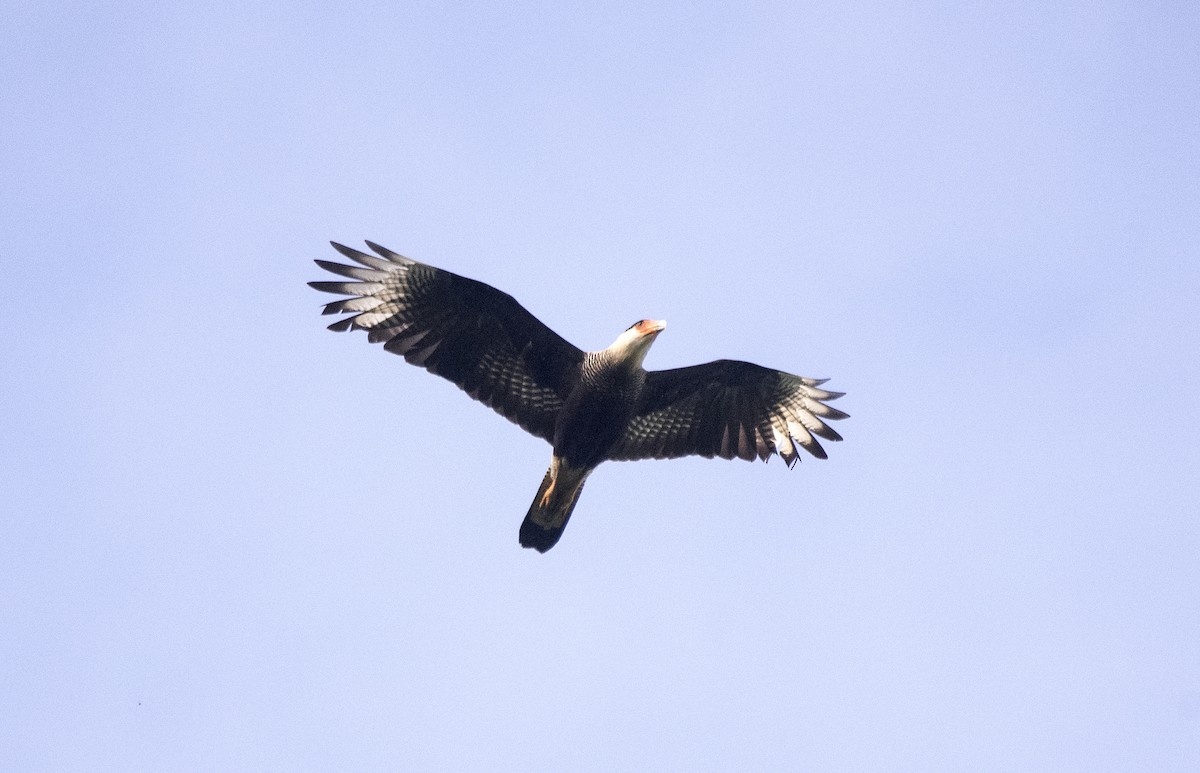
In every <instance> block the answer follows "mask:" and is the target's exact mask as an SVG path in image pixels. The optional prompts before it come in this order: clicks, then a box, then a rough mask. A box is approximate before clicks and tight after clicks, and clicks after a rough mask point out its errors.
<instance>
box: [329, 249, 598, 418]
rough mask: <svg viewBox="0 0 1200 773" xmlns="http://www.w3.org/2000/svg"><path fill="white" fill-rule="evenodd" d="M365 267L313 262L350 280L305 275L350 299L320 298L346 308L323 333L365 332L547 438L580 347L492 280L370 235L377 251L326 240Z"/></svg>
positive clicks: (333, 309) (337, 309)
mask: <svg viewBox="0 0 1200 773" xmlns="http://www.w3.org/2000/svg"><path fill="white" fill-rule="evenodd" d="M332 244H333V246H334V248H335V249H337V251H338V252H340V253H342V255H345V256H346V257H347V258H350V259H351V260H353V261H354V262H356V263H359V264H361V265H362V266H365V268H360V267H359V266H347V265H343V264H341V263H333V262H330V261H326V260H318V261H317V265H319V266H321V268H324V269H325V270H327V271H330V272H332V273H334V274H338V275H339V276H343V277H346V278H348V279H351V280H357V281H346V282H309V285H310V286H312V287H313V288H315V289H317V290H321V291H322V292H328V293H337V294H340V295H348V296H351V297H349V298H345V299H342V300H337V301H332V302H330V303H327V304H326V305H325V310H324V313H325V314H349V315H350V316H347V317H344V318H343V319H340V320H338V321H337V322H334V323H333V324H332V325H330V326H329V329H330V330H336V331H346V330H366V331H367V336H368V340H370V341H371V342H372V343H381V342H382V343H383V345H384V348H385V349H387V350H388V351H390V352H393V353H395V354H399V355H402V356H403V357H404V358H405V359H406V360H408V361H409V362H411V363H413V364H414V365H419V366H421V367H423V368H425V369H426V370H428V371H429V372H431V373H435V374H437V375H439V376H441V377H443V378H445V379H448V380H450V381H452V382H454V383H455V384H457V385H458V386H459V387H461V388H462V389H463V390H464V391H466V392H467V394H469V395H470V396H471V397H473V398H474V399H476V400H479V401H480V402H482V403H484V404H485V405H487V406H489V407H491V408H492V409H494V410H495V411H496V412H497V413H499V414H500V415H502V416H504V417H505V418H507V419H509V420H511V421H514V422H516V423H517V424H519V425H520V426H521V427H522V428H524V429H525V430H526V431H528V432H530V433H531V434H533V435H535V436H537V437H540V438H544V439H545V440H548V441H549V440H552V438H553V437H554V425H555V419H556V417H557V416H558V412H559V410H560V409H561V408H562V404H563V400H565V399H566V396H567V395H568V394H569V393H570V390H571V387H572V386H573V384H574V379H576V378H577V377H578V370H579V364H580V363H581V362H582V361H583V352H582V351H580V350H579V349H578V348H576V347H575V346H572V345H571V344H570V343H568V342H567V341H566V340H564V339H563V338H562V337H561V336H559V335H558V334H557V333H555V332H554V331H553V330H551V329H550V328H548V327H546V326H545V325H543V324H542V323H541V322H540V321H538V319H537V318H536V317H534V316H533V315H532V314H530V313H529V312H528V311H527V310H526V309H525V308H524V307H523V306H521V304H519V303H517V301H516V300H514V299H513V298H512V296H510V295H508V294H507V293H503V292H501V291H499V290H497V289H495V288H494V287H491V286H489V285H486V284H484V283H482V282H477V281H475V280H474V279H468V278H467V277H464V276H459V275H458V274H454V273H451V272H449V271H444V270H442V269H439V268H434V267H433V266H429V265H426V264H424V263H418V262H417V261H415V260H411V259H409V258H406V257H404V256H403V255H399V254H397V253H395V252H392V251H391V250H388V249H385V248H383V247H380V246H378V245H376V244H372V243H371V242H367V244H368V245H369V246H370V247H371V249H372V250H374V251H375V252H377V253H378V254H379V256H380V257H376V256H375V255H370V254H367V253H364V252H360V251H358V250H355V249H352V248H350V247H346V246H344V245H341V244H338V243H336V242H333V243H332Z"/></svg>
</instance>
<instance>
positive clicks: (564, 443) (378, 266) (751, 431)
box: [310, 242, 846, 553]
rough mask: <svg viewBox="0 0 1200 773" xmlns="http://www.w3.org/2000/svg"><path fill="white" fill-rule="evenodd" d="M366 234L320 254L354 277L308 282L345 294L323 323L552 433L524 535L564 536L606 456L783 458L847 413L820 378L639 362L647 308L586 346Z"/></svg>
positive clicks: (486, 289) (651, 325) (817, 452)
mask: <svg viewBox="0 0 1200 773" xmlns="http://www.w3.org/2000/svg"><path fill="white" fill-rule="evenodd" d="M367 244H368V245H369V246H370V247H371V249H372V250H374V251H375V252H376V253H378V256H376V255H370V254H367V253H363V252H359V251H358V250H354V249H351V248H349V247H344V246H342V245H340V244H336V243H335V244H334V247H335V248H336V249H337V250H338V251H339V252H341V253H342V254H343V255H345V256H346V257H348V258H350V259H352V260H354V261H355V262H357V263H360V264H361V265H362V266H364V267H365V268H360V267H358V266H346V265H343V264H339V263H331V262H328V261H321V260H318V261H317V264H318V265H320V266H321V267H322V268H325V269H326V270H328V271H331V272H333V273H335V274H339V275H341V276H344V277H348V278H350V279H353V280H357V281H352V282H310V284H311V285H312V286H313V287H314V288H316V289H318V290H323V291H325V292H333V293H338V294H342V295H348V296H351V297H349V298H346V299H343V300H339V301H334V302H332V303H329V304H326V306H325V313H326V314H336V313H349V314H351V316H349V317H345V318H343V319H341V320H339V321H337V322H335V323H334V324H332V325H330V326H329V327H330V329H332V330H338V331H341V330H350V329H365V330H367V331H368V340H370V341H372V342H380V341H382V342H383V343H384V348H386V349H387V350H389V351H392V352H395V353H396V354H401V355H403V356H404V357H405V359H407V360H408V361H409V362H411V363H413V364H415V365H420V366H421V367H424V368H426V369H427V370H429V371H431V372H432V373H435V374H437V375H440V376H442V377H444V378H447V379H449V380H451V381H453V382H454V383H456V384H457V385H458V386H459V387H461V388H462V389H463V390H465V391H466V392H467V394H469V395H470V396H471V397H473V398H474V399H476V400H479V401H481V402H483V403H484V404H486V405H489V406H490V407H492V408H493V409H494V410H496V411H497V412H499V413H500V414H502V415H504V416H505V417H506V418H508V419H510V420H512V421H514V422H516V423H517V424H519V425H520V426H521V427H523V428H524V429H526V430H527V431H529V432H530V433H531V434H533V435H536V436H538V437H541V438H543V439H545V440H547V441H549V442H550V444H551V446H552V448H553V452H552V454H551V461H550V468H549V469H548V470H547V472H546V475H545V477H544V478H543V480H542V485H541V487H540V488H539V490H538V493H537V495H536V496H535V497H534V500H533V503H532V505H531V506H530V508H529V512H528V513H527V515H526V516H525V520H524V522H523V523H522V524H521V530H520V542H521V544H522V545H523V546H525V547H532V548H535V549H537V550H538V551H539V552H543V553H544V552H545V551H547V550H549V549H550V548H551V547H553V546H554V544H555V543H556V542H558V539H559V537H560V536H561V534H562V530H563V529H564V528H565V527H566V524H567V520H568V519H569V518H570V516H571V512H572V511H573V510H574V508H575V505H576V504H577V502H578V500H579V494H580V492H581V491H582V489H583V484H584V483H585V482H586V480H587V477H588V475H590V474H591V472H592V470H594V469H595V468H596V467H597V466H598V465H599V464H600V463H602V462H604V461H608V460H635V459H650V458H658V459H664V458H675V457H680V456H687V455H693V454H694V455H699V456H706V457H710V458H711V457H713V456H721V457H723V458H726V459H732V458H735V457H738V458H742V459H747V460H753V459H755V458H761V459H763V460H764V461H765V460H766V459H767V458H769V457H770V456H771V455H772V454H774V453H778V454H779V455H780V456H781V457H783V459H784V461H785V462H786V463H787V465H788V467H791V466H792V465H794V464H795V462H796V460H797V459H798V458H799V457H798V454H797V452H796V449H795V445H796V444H798V445H800V446H801V447H803V448H805V449H806V450H808V451H809V452H810V453H812V454H813V455H814V456H817V457H819V458H825V451H824V449H822V448H821V446H820V444H819V443H818V442H817V440H816V437H814V436H819V437H822V438H825V439H828V440H840V439H841V436H840V435H838V433H837V432H835V431H834V430H833V429H831V428H830V427H829V426H828V425H827V424H825V423H824V421H822V419H826V420H830V419H842V418H845V417H846V414H845V413H842V412H841V411H839V410H837V409H836V408H831V407H830V406H828V405H826V404H825V403H824V402H822V401H823V400H832V399H835V398H837V397H840V396H841V394H840V393H838V392H829V391H826V390H823V389H820V388H819V385H820V384H821V383H823V382H822V380H818V379H810V378H802V377H800V376H793V375H791V374H789V373H784V372H782V371H777V370H771V369H768V368H763V367H761V366H758V365H754V364H751V363H748V362H738V361H734V360H717V361H715V362H710V363H707V364H705V365H694V366H691V367H688V368H676V369H674V370H666V371H649V372H647V371H646V370H645V369H643V367H642V361H643V360H644V359H645V356H646V353H647V352H648V351H649V349H650V346H651V344H653V343H654V340H655V338H656V337H657V336H658V334H659V333H661V332H662V331H663V329H664V328H665V327H666V323H664V322H656V321H653V320H642V321H641V322H638V323H636V324H634V325H631V326H630V327H629V329H628V330H626V331H625V332H624V333H622V334H621V335H620V336H619V337H618V338H617V340H616V341H614V342H613V344H612V345H611V346H609V347H608V348H606V349H602V350H600V351H595V352H583V351H581V350H580V349H578V348H576V347H575V346H573V345H571V344H570V343H568V342H567V341H565V340H564V339H563V338H562V337H560V336H559V335H558V334H556V333H555V332H554V331H552V330H551V329H550V328H548V327H546V326H545V325H543V324H542V323H541V322H540V321H538V320H537V319H536V318H535V317H534V316H533V315H532V314H530V313H529V312H528V311H526V310H525V308H524V307H522V306H521V305H520V304H518V303H517V302H516V301H515V300H513V298H512V297H511V296H509V295H507V294H505V293H503V292H501V291H499V290H496V289H495V288H493V287H490V286H488V285H486V284H483V283H482V282H477V281H475V280H473V279H467V278H466V277H462V276H459V275H457V274H453V273H451V272H449V271H443V270H441V269H437V268H434V267H432V266H428V265H425V264H423V263H418V262H416V261H414V260H411V259H409V258H405V257H403V256H401V255H398V254H396V253H394V252H391V251H390V250H387V249H384V248H382V247H379V246H378V245H375V244H372V243H371V242H367ZM793 441H795V442H794V443H793Z"/></svg>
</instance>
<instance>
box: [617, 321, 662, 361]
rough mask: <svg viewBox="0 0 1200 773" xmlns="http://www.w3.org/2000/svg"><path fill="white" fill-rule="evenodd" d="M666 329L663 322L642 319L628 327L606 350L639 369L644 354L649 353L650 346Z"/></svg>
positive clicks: (644, 357)
mask: <svg viewBox="0 0 1200 773" xmlns="http://www.w3.org/2000/svg"><path fill="white" fill-rule="evenodd" d="M666 329H667V323H666V321H665V320H661V319H659V320H654V319H643V320H642V321H641V322H635V323H633V324H632V325H630V326H629V328H628V329H627V330H626V331H625V332H624V333H622V334H621V335H619V336H617V340H616V341H613V344H612V346H610V347H608V348H609V350H610V351H612V352H613V353H614V354H616V355H617V356H618V357H619V358H620V359H621V360H623V361H625V362H627V363H629V364H630V365H633V366H636V367H639V368H640V367H641V366H642V360H644V359H646V352H648V351H650V344H652V343H654V339H655V338H658V334H659V333H661V332H662V331H664V330H666Z"/></svg>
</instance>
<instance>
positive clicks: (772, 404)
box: [609, 360, 847, 467]
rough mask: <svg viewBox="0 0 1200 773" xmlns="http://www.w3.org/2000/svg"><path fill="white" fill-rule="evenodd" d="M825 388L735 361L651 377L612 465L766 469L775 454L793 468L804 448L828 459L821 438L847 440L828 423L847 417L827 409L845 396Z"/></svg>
mask: <svg viewBox="0 0 1200 773" xmlns="http://www.w3.org/2000/svg"><path fill="white" fill-rule="evenodd" d="M823 383H825V380H824V379H814V378H803V377H801V376H793V375H792V374H790V373H784V372H783V371H778V370H771V369H770V368H764V367H761V366H759V365H754V364H752V363H749V362H738V361H736V360H717V361H716V362H709V363H706V364H704V365H693V366H692V367H689V368H675V369H673V370H658V371H650V372H649V373H647V374H646V386H645V389H644V390H643V392H642V399H641V402H640V404H639V406H638V408H637V411H636V413H635V415H634V417H633V419H632V421H630V423H629V428H628V429H627V430H626V431H625V435H624V436H623V437H622V438H621V440H620V441H618V442H617V445H616V446H615V447H614V448H613V450H612V452H611V453H610V454H609V458H610V459H614V460H620V461H632V460H635V459H674V458H677V457H680V456H691V455H696V456H704V457H708V458H710V459H711V458H712V457H714V456H720V457H721V458H723V459H733V458H740V459H745V460H747V461H753V460H754V459H756V458H758V459H762V460H763V461H766V460H767V459H768V458H769V457H770V456H771V455H772V454H776V453H777V454H779V455H780V456H781V457H782V458H783V460H784V462H786V463H787V466H788V467H792V466H793V465H795V463H796V461H797V460H798V459H799V458H800V454H799V452H798V451H797V450H796V446H797V445H798V446H800V447H801V448H803V449H804V450H806V451H808V452H809V453H810V454H812V455H813V456H815V457H817V458H819V459H824V458H826V453H825V449H824V448H822V447H821V444H820V442H818V441H817V438H818V437H820V438H824V439H825V440H841V439H842V436H841V435H839V434H838V433H837V432H836V431H834V429H833V428H831V427H830V426H829V425H828V424H826V423H825V422H826V421H832V420H836V419H844V418H846V417H847V414H846V413H843V412H842V411H839V410H838V409H837V408H833V407H830V406H828V405H826V404H825V402H824V401H827V400H834V399H836V398H838V397H841V396H842V393H841V392H829V391H826V390H824V389H821V388H820V385H821V384H823Z"/></svg>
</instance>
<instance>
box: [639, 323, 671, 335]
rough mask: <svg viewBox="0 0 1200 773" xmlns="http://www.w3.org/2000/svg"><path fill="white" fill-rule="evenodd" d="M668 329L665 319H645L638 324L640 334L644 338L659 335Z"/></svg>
mask: <svg viewBox="0 0 1200 773" xmlns="http://www.w3.org/2000/svg"><path fill="white" fill-rule="evenodd" d="M666 329H667V321H666V320H665V319H643V320H642V321H641V322H639V323H638V332H639V333H641V334H642V335H644V336H648V335H658V334H659V333H661V332H662V331H664V330H666Z"/></svg>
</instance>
